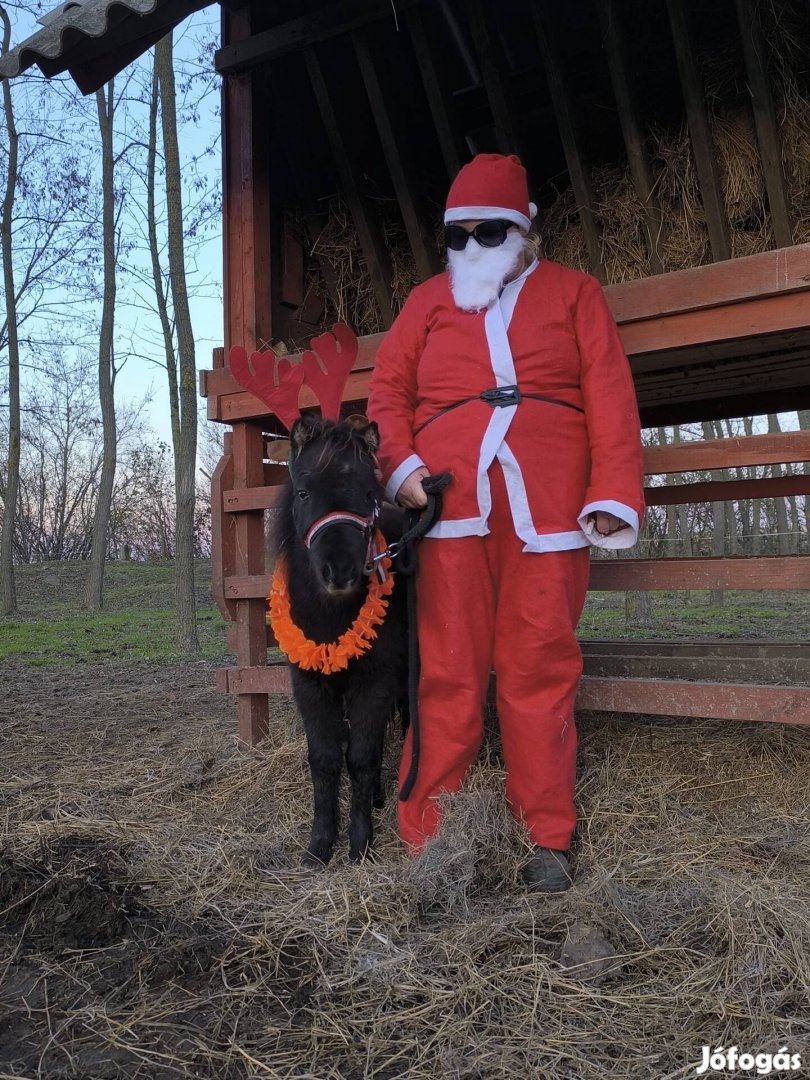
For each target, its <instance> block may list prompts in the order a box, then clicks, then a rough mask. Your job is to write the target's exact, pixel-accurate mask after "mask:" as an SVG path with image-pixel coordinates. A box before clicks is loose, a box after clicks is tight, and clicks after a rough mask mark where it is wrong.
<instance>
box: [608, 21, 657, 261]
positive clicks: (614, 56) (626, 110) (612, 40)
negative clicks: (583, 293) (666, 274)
mask: <svg viewBox="0 0 810 1080" xmlns="http://www.w3.org/2000/svg"><path fill="white" fill-rule="evenodd" d="M596 8H597V12H598V14H599V23H600V26H601V29H602V43H603V47H604V50H605V56H606V59H607V65H608V70H609V72H610V81H611V83H612V84H613V93H614V95H615V97H616V104H617V105H618V108H619V123H620V124H621V128H622V135H623V136H624V145H625V148H626V150H627V160H628V162H629V165H630V173H631V175H632V177H633V186H634V188H635V190H636V195H637V196H638V200H639V202H640V203H641V207H642V210H643V212H644V221H645V225H646V231H647V250H648V252H649V258H650V269H651V270H652V272H653V273H654V274H660V273H661V271H662V269H663V264H662V262H661V254H660V237H661V208H660V206H659V205H658V199H657V198H656V196H655V194H654V191H653V183H652V177H651V175H650V167H649V164H648V161H647V152H646V149H645V145H644V134H643V130H642V125H641V119H640V117H639V113H638V108H637V106H636V98H635V94H634V92H633V88H632V86H631V84H630V73H629V65H628V62H627V46H626V42H625V36H624V28H623V26H622V23H621V18H620V4H618V3H616V0H597V4H596Z"/></svg>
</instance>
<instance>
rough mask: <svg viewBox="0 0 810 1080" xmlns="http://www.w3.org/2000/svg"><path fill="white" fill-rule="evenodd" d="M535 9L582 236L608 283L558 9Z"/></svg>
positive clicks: (534, 1) (537, 0)
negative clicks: (563, 55)
mask: <svg viewBox="0 0 810 1080" xmlns="http://www.w3.org/2000/svg"><path fill="white" fill-rule="evenodd" d="M531 7H532V15H533V17H534V28H535V32H536V34H537V44H538V46H539V49H540V57H541V59H542V61H543V68H544V70H545V73H546V82H547V83H548V88H549V92H550V94H551V102H552V105H553V107H554V115H555V117H556V119H557V128H558V130H559V133H560V141H561V142H562V147H563V153H564V154H565V161H566V164H567V166H568V176H569V179H570V181H571V188H572V190H573V192H574V198H575V199H576V203H577V212H578V214H579V220H580V223H581V225H582V233H583V236H584V237H585V246H586V248H587V250H588V258H589V260H590V264H591V271H592V273H593V274H595V275H596V277H597V278H598V279H599V280H600V281H601V282H602V284H604V283H605V282H606V280H607V276H606V274H605V267H604V264H603V262H602V245H601V236H600V231H599V226H598V224H597V222H596V216H595V213H594V206H595V203H596V199H595V197H594V192H593V184H592V183H591V173H590V167H589V165H588V160H587V156H586V153H585V147H584V145H583V141H582V135H581V132H580V125H579V116H578V114H577V108H576V105H575V103H574V96H573V94H572V93H571V87H570V85H569V82H568V76H567V73H566V71H565V67H564V65H563V63H562V60H561V57H560V45H559V35H558V32H557V27H556V23H555V10H554V8H553V6H550V5H548V4H546V3H544V2H543V0H531Z"/></svg>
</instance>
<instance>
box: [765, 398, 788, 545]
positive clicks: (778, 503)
mask: <svg viewBox="0 0 810 1080" xmlns="http://www.w3.org/2000/svg"><path fill="white" fill-rule="evenodd" d="M781 430H782V428H781V427H780V425H779V417H778V416H777V415H776V414H775V413H769V414H768V432H769V434H775V433H777V432H781ZM771 476H782V466H781V465H771ZM773 509H774V515H775V517H776V550H777V551H778V552H779V554H780V555H789V554H790V540H791V536H790V523H789V521H788V513H787V503H786V502H785V498H784V496H776V497H775V498H774V500H773Z"/></svg>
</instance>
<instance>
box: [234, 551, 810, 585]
mask: <svg viewBox="0 0 810 1080" xmlns="http://www.w3.org/2000/svg"><path fill="white" fill-rule="evenodd" d="M231 580H233V579H229V581H227V582H226V585H225V594H226V595H228V594H229V582H230V581H231ZM588 587H589V588H590V589H593V590H595V591H597V592H602V591H607V592H624V591H625V590H627V589H648V590H661V591H664V590H666V591H668V590H670V589H741V590H745V591H752V590H753V591H756V590H759V589H773V590H776V591H784V590H789V589H810V557H808V556H806V555H769V556H764V557H758V556H753V555H738V556H734V557H732V558H725V557H723V558H720V557H714V556H706V557H701V558H695V559H687V558H684V559H676V558H673V559H594V560H593V561H592V562H591V573H590V578H589V582H588Z"/></svg>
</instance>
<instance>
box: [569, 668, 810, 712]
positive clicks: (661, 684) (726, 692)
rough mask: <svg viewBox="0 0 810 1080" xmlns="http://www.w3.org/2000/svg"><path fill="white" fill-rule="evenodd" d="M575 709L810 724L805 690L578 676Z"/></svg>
mask: <svg viewBox="0 0 810 1080" xmlns="http://www.w3.org/2000/svg"><path fill="white" fill-rule="evenodd" d="M576 707H577V709H588V710H593V711H596V712H626V713H640V714H642V715H646V714H649V715H651V716H692V717H705V718H709V719H715V720H744V721H746V720H755V721H764V722H767V723H776V724H810V687H797V688H794V687H786V686H762V685H759V684H757V683H715V682H712V683H698V682H684V681H680V680H677V679H610V678H598V677H595V676H583V678H582V679H581V680H580V685H579V692H578V694H577V700H576Z"/></svg>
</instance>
